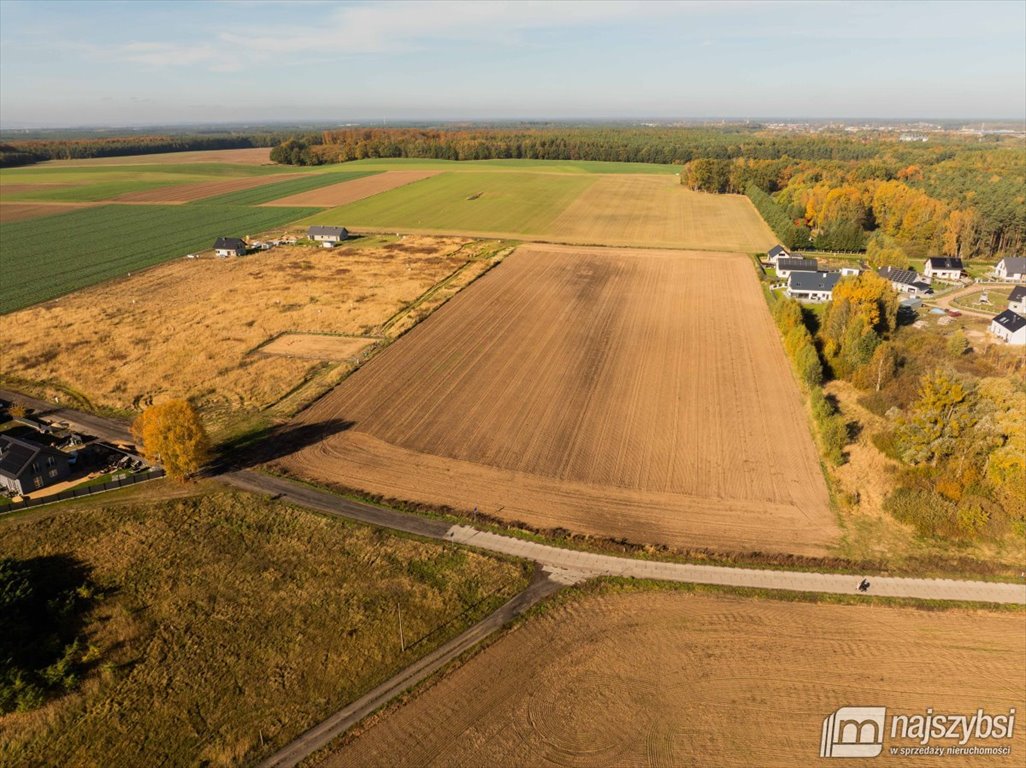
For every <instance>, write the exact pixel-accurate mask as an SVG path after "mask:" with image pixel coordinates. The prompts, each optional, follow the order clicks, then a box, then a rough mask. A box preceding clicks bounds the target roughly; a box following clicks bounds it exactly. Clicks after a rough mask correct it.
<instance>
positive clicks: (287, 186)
mask: <svg viewBox="0 0 1026 768" xmlns="http://www.w3.org/2000/svg"><path fill="white" fill-rule="evenodd" d="M374 173H375V171H353V172H352V173H319V174H309V175H307V176H306V177H304V178H301V179H289V180H288V181H279V182H276V183H273V184H265V185H264V186H262V187H256V188H255V189H244V190H242V191H240V192H230V193H228V194H226V195H218V196H217V197H207V198H203V199H202V200H196V201H194V202H192V203H190V205H211V204H213V205H260V204H261V203H269V202H271V201H272V200H278V199H279V198H282V197H288V196H289V195H297V194H299V193H300V192H308V191H310V190H311V189H318V188H320V187H327V186H329V185H331V184H339V183H341V182H343V181H352V180H353V179H359V178H361V177H363V176H372V175H374Z"/></svg>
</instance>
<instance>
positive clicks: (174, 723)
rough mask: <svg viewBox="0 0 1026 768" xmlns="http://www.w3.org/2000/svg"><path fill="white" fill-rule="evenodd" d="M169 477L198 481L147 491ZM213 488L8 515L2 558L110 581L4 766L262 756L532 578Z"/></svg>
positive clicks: (1, 757)
mask: <svg viewBox="0 0 1026 768" xmlns="http://www.w3.org/2000/svg"><path fill="white" fill-rule="evenodd" d="M162 486H168V487H169V488H170V489H171V490H172V491H181V490H189V491H191V492H192V493H193V494H196V493H198V492H199V493H202V495H198V496H195V495H194V496H192V497H186V498H177V499H175V498H172V499H164V500H159V501H154V500H152V498H146V497H152V496H160V495H162V494H161V491H162ZM215 489H217V486H212V487H210V488H208V489H207V490H206V492H203V490H202V488H199V489H197V487H196V486H195V485H192V486H188V487H187V486H182V485H180V484H170V483H157V484H155V485H154V484H148V485H147V486H145V488H144V487H139V488H138V489H131V490H133V491H135V490H138V491H139V492H141V493H145V495H146V497H143V496H136V497H135V499H134V501H127V502H126V499H125V494H124V493H122V492H117V493H115V494H114V495H113V496H108V495H107V494H104V495H103V496H100V497H96V498H95V499H92V500H88V501H82V502H74V506H73V507H71V506H69V505H68V504H65V505H61V506H60V507H53V508H48V509H47V508H44V509H41V510H38V511H36V512H33V513H30V514H29V515H23V516H13V517H12V516H8V517H6V518H5V519H3V520H0V557H15V558H18V559H27V558H36V557H47V556H49V557H57V558H58V559H59V561H60V562H63V563H68V564H69V565H77V567H78V568H81V569H82V570H83V571H85V573H86V574H87V577H88V580H89V582H91V584H92V585H93V586H92V592H93V593H94V594H96V595H99V597H98V598H96V599H94V600H93V601H92V603H91V606H90V608H89V610H88V612H87V613H86V614H85V616H84V621H83V625H82V639H83V643H84V646H85V647H88V648H89V649H90V651H89V654H90V656H91V658H92V661H91V662H90V663H89V665H88V667H87V669H85V670H84V671H83V674H82V683H81V685H80V686H78V687H77V688H76V690H75V691H73V692H72V693H69V694H65V695H64V696H62V697H60V698H57V699H55V700H53V701H51V702H49V703H48V704H46V705H44V706H43V707H41V708H39V709H35V710H32V711H29V712H24V713H12V714H9V715H6V716H0V765H5V766H58V765H59V766H65V767H66V768H73V767H77V766H83V767H85V766H103V767H104V768H137V767H138V766H158V765H163V766H199V765H203V766H210V767H212V766H235V765H247V764H252V763H254V762H255V761H256V760H257V759H259V758H260V757H261V756H263V755H266V754H267V753H269V752H272V751H273V750H274V749H276V748H277V747H280V746H282V745H283V744H285V743H287V742H288V741H289V740H291V739H293V738H295V737H296V736H298V735H299V734H300V733H301V732H302V731H303V730H305V729H306V728H308V727H310V726H311V725H313V724H315V723H317V722H319V721H320V720H322V719H323V718H325V717H327V716H328V715H329V714H330V713H332V712H333V711H335V710H336V709H338V708H339V707H341V706H342V705H343V704H344V703H346V702H348V701H352V700H354V699H356V698H358V697H359V696H361V695H362V694H363V693H365V692H366V691H367V690H369V689H370V688H373V687H374V686H375V685H377V684H379V683H380V682H381V681H382V680H384V679H387V678H388V677H390V676H391V675H393V674H395V673H396V672H398V671H399V670H400V669H402V668H404V667H406V666H408V665H409V664H411V663H412V662H413V661H414V660H416V659H417V658H419V657H420V656H422V655H423V654H426V653H428V652H430V651H431V650H432V649H434V648H435V647H437V646H438V645H440V644H442V643H443V642H445V641H446V640H448V639H449V638H451V637H453V636H455V635H456V634H458V633H459V632H461V631H462V630H463V629H464V628H466V627H467V626H468V625H470V624H473V623H474V622H475V621H477V620H479V619H480V618H482V617H483V616H485V615H487V613H488V612H490V611H492V610H494V609H495V608H496V607H497V606H498V605H500V604H501V603H502V602H504V601H505V600H506V599H508V598H509V597H510V596H511V595H512V594H515V593H516V592H517V591H519V590H520V589H522V588H523V586H525V585H526V581H527V577H526V575H525V574H524V572H523V570H522V568H521V566H519V565H517V564H513V563H509V562H506V561H501V560H498V559H495V558H490V557H485V556H482V555H478V554H475V553H473V552H470V551H467V550H461V549H456V548H454V547H447V546H444V545H440V544H435V543H425V542H420V541H413V540H411V539H407V538H401V537H395V536H390V535H388V534H387V533H385V532H384V531H381V530H375V529H371V528H368V527H365V526H358V525H353V524H347V523H345V522H342V521H340V520H335V519H328V518H325V517H323V516H320V515H316V514H313V513H310V512H306V511H304V510H299V509H296V508H294V507H290V506H288V505H286V504H283V503H280V502H277V503H276V502H271V501H268V500H267V499H265V498H261V497H257V496H248V495H244V494H237V493H229V492H225V491H224V490H215ZM53 576H54V577H55V578H56V577H58V576H59V574H56V573H54V574H53ZM77 583H81V582H80V581H79V582H77ZM397 605H399V606H401V608H402V618H403V631H404V638H405V642H406V650H405V652H404V651H402V649H401V646H400V640H399V636H398V629H397V621H396V616H397V614H396V607H397Z"/></svg>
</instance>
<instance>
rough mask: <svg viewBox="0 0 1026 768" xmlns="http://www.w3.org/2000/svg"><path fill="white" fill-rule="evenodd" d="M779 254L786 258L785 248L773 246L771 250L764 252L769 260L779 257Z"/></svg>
mask: <svg viewBox="0 0 1026 768" xmlns="http://www.w3.org/2000/svg"><path fill="white" fill-rule="evenodd" d="M780 254H784V255H785V256H787V255H788V251H787V248H785V247H784V246H782V245H774V246H773V247H772V248H770V249H769V250H768V251H766V255H767V256H769V257H770V258H771V259H775V258H777V256H779V255H780Z"/></svg>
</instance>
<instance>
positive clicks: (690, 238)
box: [549, 174, 777, 253]
mask: <svg viewBox="0 0 1026 768" xmlns="http://www.w3.org/2000/svg"><path fill="white" fill-rule="evenodd" d="M549 231H550V232H551V234H552V235H553V236H554V237H556V238H559V239H569V240H574V241H578V242H591V243H609V244H612V245H651V246H660V247H678V248H680V247H686V248H709V249H721V250H738V251H744V252H746V253H751V252H754V251H765V250H766V249H767V248H770V247H772V246H773V244H774V243H775V242H776V241H777V238H776V236H775V235H774V234H773V232H772V231H770V228H769V227H768V226H767V225H766V222H765V221H763V220H762V217H761V216H760V215H759V213H758V211H756V210H755V207H754V206H753V205H752V203H751V201H749V200H748V198H746V197H744V196H742V195H711V194H704V193H702V192H695V191H693V190H690V189H687V188H686V187H683V186H681V185H680V183H679V181H678V180H677V177H676V176H655V175H641V174H634V175H609V176H602V177H601V178H599V179H598V180H597V181H596V182H595V183H594V184H592V185H591V186H590V187H588V188H587V189H586V190H584V192H582V193H581V195H580V196H579V197H578V198H577V199H576V200H574V202H572V203H571V204H570V205H569V206H568V207H567V208H566V210H564V211H563V213H561V214H560V215H559V218H557V219H556V220H555V221H554V222H553V223H552V226H551V227H550V229H549Z"/></svg>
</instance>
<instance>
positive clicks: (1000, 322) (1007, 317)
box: [989, 309, 1026, 347]
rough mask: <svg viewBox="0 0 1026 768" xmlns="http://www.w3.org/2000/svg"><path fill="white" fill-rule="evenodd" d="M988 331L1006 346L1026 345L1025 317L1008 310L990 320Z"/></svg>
mask: <svg viewBox="0 0 1026 768" xmlns="http://www.w3.org/2000/svg"><path fill="white" fill-rule="evenodd" d="M989 330H990V332H991V333H992V334H994V335H995V336H997V337H998V338H999V339H1002V340H1003V341H1004V342H1005V343H1006V344H1014V345H1016V346H1019V347H1021V346H1023V345H1026V317H1023V316H1022V315H1019V314H1016V313H1015V312H1013V311H1012V310H1010V309H1006V310H1005V311H1004V312H1002V313H1001V314H1000V315H998V316H997V317H995V318H994V319H993V320H991V321H990V329H989Z"/></svg>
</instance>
